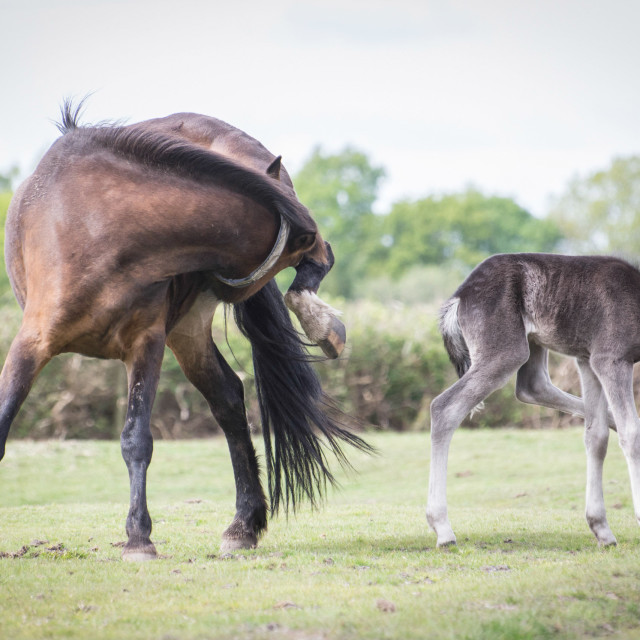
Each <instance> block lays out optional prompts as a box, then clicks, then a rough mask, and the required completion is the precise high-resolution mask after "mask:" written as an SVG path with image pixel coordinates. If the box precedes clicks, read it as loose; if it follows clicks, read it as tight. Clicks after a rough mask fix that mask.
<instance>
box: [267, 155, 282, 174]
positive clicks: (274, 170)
mask: <svg viewBox="0 0 640 640" xmlns="http://www.w3.org/2000/svg"><path fill="white" fill-rule="evenodd" d="M281 166H282V156H278V157H277V158H276V159H275V160H274V161H273V162H272V163H271V164H270V165H269V166H268V167H267V175H268V176H271V177H272V178H273V179H274V180H280V167H281Z"/></svg>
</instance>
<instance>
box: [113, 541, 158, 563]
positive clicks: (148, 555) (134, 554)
mask: <svg viewBox="0 0 640 640" xmlns="http://www.w3.org/2000/svg"><path fill="white" fill-rule="evenodd" d="M157 557H158V552H157V551H156V548H155V547H154V546H153V542H149V543H148V544H145V545H141V546H136V547H133V546H132V547H127V546H126V545H125V547H124V549H123V550H122V559H123V560H124V561H125V562H146V561H147V560H155V559H156V558H157Z"/></svg>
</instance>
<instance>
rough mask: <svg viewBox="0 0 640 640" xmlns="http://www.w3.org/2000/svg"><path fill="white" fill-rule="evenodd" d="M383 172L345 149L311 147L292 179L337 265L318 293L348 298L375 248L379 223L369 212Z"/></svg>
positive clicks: (357, 154) (376, 217)
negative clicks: (326, 150) (328, 151)
mask: <svg viewBox="0 0 640 640" xmlns="http://www.w3.org/2000/svg"><path fill="white" fill-rule="evenodd" d="M384 175H385V171H384V169H383V168H382V167H376V166H373V165H372V164H371V162H370V160H369V158H368V157H367V156H366V154H364V153H363V152H362V151H358V150H356V149H353V148H352V147H345V149H343V150H342V151H341V152H340V153H336V154H325V153H323V151H322V150H321V148H320V147H316V148H315V149H314V150H313V152H312V153H311V156H310V157H309V159H308V160H307V161H306V162H305V164H304V166H303V167H302V169H300V171H299V172H298V174H297V175H296V176H295V178H294V184H295V186H296V191H297V193H298V196H299V198H300V200H301V201H302V202H303V203H304V204H305V205H306V206H307V207H308V208H309V209H310V210H311V212H312V214H313V217H314V218H315V220H316V221H317V222H318V227H319V228H320V232H321V233H322V235H323V237H324V238H325V239H326V240H328V241H329V242H330V243H331V246H332V247H333V251H334V254H335V256H336V264H335V266H334V268H333V270H332V271H331V273H330V274H329V275H328V276H327V278H326V280H325V281H324V283H323V286H322V288H323V291H327V292H329V293H333V294H337V295H342V296H346V297H350V296H352V294H353V291H354V284H355V282H357V280H358V279H359V278H362V277H363V276H364V274H365V272H366V270H367V262H368V260H369V258H370V255H371V253H372V251H374V249H375V247H376V246H377V245H378V244H379V237H380V219H379V216H376V215H375V214H374V213H373V212H372V207H373V204H374V202H375V200H376V198H377V196H378V185H379V182H380V180H381V179H382V178H383V177H384Z"/></svg>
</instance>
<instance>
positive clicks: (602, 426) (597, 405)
mask: <svg viewBox="0 0 640 640" xmlns="http://www.w3.org/2000/svg"><path fill="white" fill-rule="evenodd" d="M576 362H577V364H578V368H579V370H580V379H581V382H582V397H583V398H584V413H585V416H584V426H585V431H584V444H585V447H586V450H587V494H586V510H585V515H586V518H587V522H588V523H589V527H590V528H591V531H593V534H594V535H595V537H596V539H597V540H598V543H599V544H601V545H603V546H609V545H613V544H616V539H615V536H614V535H613V533H612V532H611V529H610V527H609V523H608V522H607V514H606V511H605V506H604V495H603V492H602V466H603V464H604V458H605V456H606V455H607V446H608V443H609V427H608V425H607V422H608V419H607V412H608V405H607V398H606V396H605V393H604V389H603V388H602V385H601V384H600V381H599V380H598V378H597V376H596V375H595V374H594V372H593V371H592V370H591V367H590V366H589V362H588V361H587V360H583V359H578V360H577V361H576Z"/></svg>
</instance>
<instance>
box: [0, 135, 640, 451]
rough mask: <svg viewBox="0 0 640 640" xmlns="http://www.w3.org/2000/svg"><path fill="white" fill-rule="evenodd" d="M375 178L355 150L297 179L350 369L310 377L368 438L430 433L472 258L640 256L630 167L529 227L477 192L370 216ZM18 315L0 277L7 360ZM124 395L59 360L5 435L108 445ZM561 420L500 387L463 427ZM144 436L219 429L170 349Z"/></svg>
mask: <svg viewBox="0 0 640 640" xmlns="http://www.w3.org/2000/svg"><path fill="white" fill-rule="evenodd" d="M17 173H18V172H17V170H16V169H15V168H14V169H11V170H9V171H5V172H4V173H0V223H1V231H0V233H2V238H1V239H2V246H3V245H4V242H3V239H4V221H5V217H6V211H7V208H8V206H9V202H10V199H11V190H12V187H14V186H15V184H14V183H15V179H16V176H17ZM384 177H385V169H384V167H381V166H376V165H375V164H374V163H372V161H371V160H370V158H369V157H368V156H367V154H365V153H363V152H362V151H359V150H357V149H353V148H351V147H346V148H345V149H343V150H342V151H340V152H338V153H326V152H324V151H323V150H322V149H321V148H320V147H318V148H316V149H314V150H313V151H312V153H311V155H310V156H309V158H308V160H307V161H306V162H305V164H304V165H303V167H302V168H301V169H300V171H298V172H297V174H296V175H295V176H294V184H295V185H296V190H297V192H298V195H299V197H300V200H301V201H302V202H304V203H305V204H306V205H307V206H308V207H309V208H310V209H311V211H312V213H313V215H314V217H315V219H316V220H317V221H318V224H319V227H320V229H321V231H322V233H323V235H324V236H325V237H326V238H327V239H329V240H330V242H331V244H332V246H333V248H334V252H335V254H336V256H337V261H336V265H335V267H334V269H333V270H332V272H331V273H330V274H329V276H328V277H327V278H326V280H325V282H324V283H323V286H322V294H323V296H324V297H328V298H329V300H330V301H331V302H333V303H334V304H335V305H336V306H338V307H340V308H342V309H344V311H345V321H346V324H347V327H348V332H349V335H348V339H349V340H348V341H349V348H348V353H347V354H346V357H343V358H341V360H339V361H338V362H328V363H323V364H320V365H318V371H319V373H320V376H321V377H322V379H323V382H324V384H325V387H326V388H327V389H328V391H329V393H330V394H331V395H333V396H334V397H336V398H337V399H338V400H339V401H340V402H341V403H342V405H343V406H344V407H345V409H346V410H347V411H348V412H349V413H351V414H352V415H354V416H357V417H358V418H359V419H360V420H362V421H364V422H365V423H368V424H370V425H373V426H374V427H377V428H381V429H396V430H407V429H426V428H428V419H429V415H428V410H429V404H430V402H431V400H432V399H433V397H434V396H435V395H437V394H438V393H440V392H441V391H442V389H443V388H444V387H445V386H447V385H448V384H450V383H451V382H452V381H453V380H454V377H455V374H454V372H453V369H452V367H451V366H450V364H449V362H448V359H447V356H446V353H445V352H444V348H443V347H442V343H441V340H440V337H439V335H438V331H437V326H436V315H437V309H438V305H439V304H440V302H441V301H442V300H443V299H445V298H446V297H447V296H449V295H451V293H452V292H453V291H454V290H455V288H456V287H457V285H458V284H459V283H460V282H461V280H462V278H463V277H464V276H465V275H466V274H467V273H468V272H469V271H470V270H471V269H472V268H473V267H474V266H475V265H476V264H477V263H478V262H480V261H481V260H482V259H484V258H486V257H488V256H489V255H492V254H494V253H502V252H515V251H551V252H553V251H563V252H579V253H594V252H600V253H614V254H617V255H622V256H624V257H627V258H629V259H631V260H632V261H633V260H634V259H635V256H636V255H637V254H638V253H640V156H632V157H627V158H617V159H615V160H613V161H612V163H611V164H610V166H609V167H606V168H604V169H603V170H602V171H598V172H595V173H593V174H591V175H588V176H583V177H576V178H575V179H574V180H572V181H571V182H570V183H569V184H568V186H567V188H566V190H565V192H564V194H563V195H562V196H561V197H559V198H558V199H557V200H556V202H555V203H554V204H553V206H552V207H551V208H550V211H549V214H548V215H547V216H546V217H545V218H537V217H534V216H533V215H531V214H530V213H529V212H528V211H526V210H525V209H523V208H522V207H521V206H519V205H518V204H517V203H516V202H515V201H514V200H512V199H510V198H505V197H498V196H494V195H488V194H484V193H482V192H481V191H479V190H477V189H473V188H468V189H466V190H464V191H461V192H458V193H448V194H441V195H425V197H424V198H420V199H415V200H403V201H399V202H396V203H394V204H393V205H392V206H391V207H390V209H389V211H388V212H386V213H383V214H375V213H373V209H374V205H375V203H376V201H377V199H378V192H379V187H380V183H381V181H382V180H383V179H384ZM290 278H292V273H291V274H287V273H286V272H285V273H283V274H281V276H279V281H280V284H281V286H283V287H286V286H287V284H288V282H287V280H288V279H290ZM20 315H21V314H20V310H19V308H18V306H17V303H16V302H15V300H14V298H13V295H12V293H11V290H10V285H9V281H8V277H7V275H6V271H5V270H4V269H2V270H0V356H1V357H2V359H3V360H4V356H5V354H6V352H7V350H8V347H9V344H10V341H11V339H12V337H13V335H14V334H15V332H16V330H17V327H18V325H19V320H20ZM222 315H223V314H222V313H221V312H219V313H218V315H217V317H216V319H215V321H214V327H213V331H214V337H215V339H216V342H217V344H218V345H219V346H220V347H221V349H222V350H223V351H224V353H225V357H227V359H228V360H229V362H230V363H231V364H232V366H234V368H235V369H236V370H237V371H238V373H239V375H240V376H241V377H242V378H243V379H244V380H245V385H246V387H247V391H248V392H247V404H248V413H249V418H250V421H251V422H252V424H254V425H258V424H259V420H258V411H257V405H256V399H255V393H254V390H253V387H252V377H251V355H250V349H249V346H248V344H247V343H246V342H245V341H244V338H242V336H240V335H239V333H238V332H236V331H235V330H234V327H233V323H232V322H229V323H228V332H226V333H225V323H224V319H223V317H222ZM227 341H228V343H229V345H230V348H229V347H228V346H227ZM551 369H552V377H554V379H555V380H559V381H560V382H559V383H560V386H561V387H562V388H564V389H566V390H568V391H572V392H574V393H579V381H578V378H577V375H576V374H575V372H574V368H573V365H572V363H571V362H569V361H568V360H566V359H555V358H553V359H552V362H551ZM80 373H81V375H80ZM125 394H126V377H125V373H124V368H123V366H122V365H121V363H118V362H105V361H97V360H90V359H86V358H83V357H81V356H78V355H65V356H62V357H59V358H56V359H54V360H53V361H52V362H51V363H50V364H49V365H48V366H47V367H46V368H45V370H44V371H43V373H42V374H41V376H40V378H39V379H38V381H37V383H36V385H35V387H34V389H33V391H32V393H31V395H30V396H29V399H28V400H27V402H26V403H25V406H24V407H23V409H22V411H21V413H20V415H19V417H18V419H17V420H16V423H15V425H14V427H13V430H12V433H13V434H14V435H18V436H30V437H51V436H53V437H89V438H96V437H98V438H110V437H117V436H118V435H119V432H120V429H121V427H122V424H123V421H124V412H125V409H126V395H125ZM571 420H572V418H571V417H569V416H560V415H559V414H557V413H555V412H552V411H550V410H545V409H541V408H539V407H530V406H526V405H522V404H520V403H517V402H516V401H515V399H514V398H513V392H512V389H511V388H506V389H503V390H502V391H500V392H497V393H496V394H494V396H492V398H491V399H490V401H489V402H488V403H487V409H486V411H485V412H484V413H482V414H480V415H478V416H476V417H475V418H474V419H473V421H472V422H470V421H467V424H468V425H469V426H481V425H490V426H502V425H507V424H519V425H525V426H549V425H558V424H566V423H569V422H571ZM152 424H153V430H154V435H155V436H156V437H164V438H175V437H188V436H200V435H206V434H210V433H214V432H216V430H217V426H216V425H215V422H214V420H213V418H212V417H211V416H210V413H209V411H208V408H207V406H206V403H205V402H204V400H203V399H202V398H201V397H200V396H199V394H198V393H197V392H196V391H195V390H194V389H193V388H192V387H191V386H190V385H189V384H188V383H187V381H186V380H185V379H184V376H183V375H182V373H181V371H180V369H179V367H178V365H177V363H176V362H175V360H174V359H173V356H172V355H171V354H170V352H168V351H167V356H166V358H165V362H164V365H163V376H162V379H161V383H160V387H159V390H158V397H157V401H156V406H155V409H154V414H153V419H152ZM256 428H257V427H256Z"/></svg>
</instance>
